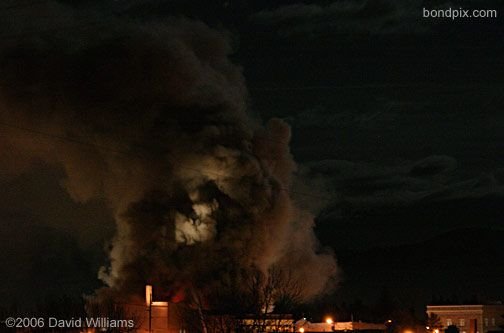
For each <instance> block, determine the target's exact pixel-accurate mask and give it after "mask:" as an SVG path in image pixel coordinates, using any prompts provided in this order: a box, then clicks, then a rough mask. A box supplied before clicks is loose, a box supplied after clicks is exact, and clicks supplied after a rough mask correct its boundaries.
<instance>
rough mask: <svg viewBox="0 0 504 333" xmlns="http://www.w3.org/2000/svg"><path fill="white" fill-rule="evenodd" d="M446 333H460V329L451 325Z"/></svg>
mask: <svg viewBox="0 0 504 333" xmlns="http://www.w3.org/2000/svg"><path fill="white" fill-rule="evenodd" d="M445 333H459V329H458V327H457V326H455V325H450V326H448V327H447V328H446V329H445Z"/></svg>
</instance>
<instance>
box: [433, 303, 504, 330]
mask: <svg viewBox="0 0 504 333" xmlns="http://www.w3.org/2000/svg"><path fill="white" fill-rule="evenodd" d="M431 314H435V315H437V316H438V317H439V319H440V323H439V324H440V327H441V329H440V331H441V332H440V333H442V331H443V330H445V329H446V328H447V327H448V326H450V325H455V326H457V327H458V329H459V331H460V333H488V332H492V331H499V330H501V328H500V326H502V325H504V318H503V317H502V316H503V315H504V305H503V304H488V305H484V304H479V305H427V315H428V316H431Z"/></svg>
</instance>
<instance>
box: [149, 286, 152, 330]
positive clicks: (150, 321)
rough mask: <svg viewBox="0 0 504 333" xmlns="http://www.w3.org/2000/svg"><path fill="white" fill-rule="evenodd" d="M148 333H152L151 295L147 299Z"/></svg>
mask: <svg viewBox="0 0 504 333" xmlns="http://www.w3.org/2000/svg"><path fill="white" fill-rule="evenodd" d="M149 333H152V293H150V297H149Z"/></svg>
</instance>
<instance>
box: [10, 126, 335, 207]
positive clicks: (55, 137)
mask: <svg viewBox="0 0 504 333" xmlns="http://www.w3.org/2000/svg"><path fill="white" fill-rule="evenodd" d="M0 126H4V127H8V128H12V129H15V130H19V131H24V132H29V133H33V134H37V135H40V136H43V137H46V138H49V139H53V140H58V141H62V142H68V143H72V144H76V145H82V146H86V147H93V148H96V149H97V150H102V151H107V152H112V153H115V154H122V155H133V154H134V152H133V151H127V150H117V149H113V148H110V147H108V146H103V145H97V144H95V143H91V142H87V141H82V140H78V139H74V138H70V137H66V136H61V135H56V134H51V133H46V132H42V131H37V130H34V129H31V128H26V127H21V126H17V125H12V124H8V123H4V122H0ZM162 153H163V154H167V155H169V156H171V157H172V158H174V159H176V158H175V157H174V156H173V155H172V154H171V153H169V152H168V151H162ZM181 169H185V170H190V171H193V172H196V173H198V174H200V175H203V176H205V175H213V176H217V177H222V178H231V179H240V178H239V177H234V176H230V175H225V174H221V173H218V172H213V171H203V170H202V169H198V168H192V167H188V166H182V167H181ZM278 189H279V190H280V191H284V192H287V193H291V194H297V195H302V196H310V197H314V198H317V199H324V200H326V199H330V197H328V196H318V195H314V194H312V193H306V192H299V191H293V190H291V189H288V188H285V187H281V186H280V187H278Z"/></svg>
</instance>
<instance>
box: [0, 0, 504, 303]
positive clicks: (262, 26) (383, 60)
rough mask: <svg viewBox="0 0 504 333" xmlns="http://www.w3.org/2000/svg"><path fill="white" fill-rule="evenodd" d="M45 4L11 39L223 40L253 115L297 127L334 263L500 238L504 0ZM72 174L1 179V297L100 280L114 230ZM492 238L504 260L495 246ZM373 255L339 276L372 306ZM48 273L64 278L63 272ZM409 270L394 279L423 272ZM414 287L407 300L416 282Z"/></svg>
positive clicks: (302, 194) (301, 193) (432, 284)
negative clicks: (148, 30)
mask: <svg viewBox="0 0 504 333" xmlns="http://www.w3.org/2000/svg"><path fill="white" fill-rule="evenodd" d="M46 6H47V4H46V3H44V1H42V2H39V1H37V2H35V1H23V2H22V3H21V2H18V1H6V2H5V3H3V4H2V6H1V7H0V16H1V17H2V20H3V18H5V19H6V20H5V21H4V23H2V32H1V33H0V43H1V44H2V45H5V44H6V43H8V42H9V41H10V40H12V39H19V38H26V37H27V36H33V35H36V34H40V33H42V34H44V33H45V34H53V35H55V36H56V37H57V34H58V33H63V32H62V31H61V30H62V24H61V22H66V23H67V24H68V25H67V26H68V29H69V31H70V30H72V29H73V30H72V31H75V33H76V38H79V36H80V35H81V34H82V35H85V34H86V33H97V32H98V33H100V32H101V31H102V30H104V31H106V29H108V27H106V26H105V27H102V26H100V24H103V22H104V21H105V22H106V21H107V19H109V18H110V22H114V21H113V19H112V18H115V17H131V18H133V19H134V20H138V21H150V20H161V21H162V20H164V19H166V18H168V17H170V16H177V17H180V16H186V17H189V18H193V19H197V20H202V21H204V22H206V23H207V24H209V25H210V26H211V27H213V28H216V29H220V30H227V31H228V32H229V38H230V39H231V44H232V46H233V48H234V50H235V51H234V53H233V55H232V60H233V61H234V62H235V63H236V64H238V65H240V66H241V67H242V71H243V74H244V77H245V79H246V84H247V87H248V90H249V98H248V104H249V110H250V112H251V113H252V114H253V116H254V117H255V118H257V119H261V120H267V119H270V118H272V117H279V118H282V119H284V120H285V121H286V122H287V123H289V124H290V125H291V127H292V143H291V151H292V154H293V155H294V158H295V160H296V161H297V162H298V164H299V171H298V173H299V175H300V177H301V178H303V179H305V182H304V185H299V189H296V191H295V192H294V193H293V195H294V197H295V198H296V200H298V201H299V202H300V203H301V204H303V202H304V203H308V204H307V205H308V206H310V205H311V204H310V203H311V202H317V201H323V202H324V207H322V208H321V210H320V212H319V216H318V226H317V230H318V232H319V234H320V238H321V240H322V242H323V243H324V244H325V245H327V246H331V247H333V248H335V250H336V251H335V252H336V257H338V251H342V252H344V253H347V252H345V251H364V253H365V251H370V250H372V249H374V248H375V247H380V248H384V247H389V248H391V250H387V251H390V252H387V253H388V254H386V255H385V254H384V255H383V256H385V257H387V256H388V257H394V256H397V255H398V254H399V253H401V252H403V251H405V249H406V250H407V251H412V252H414V251H415V250H412V249H415V246H416V245H415V244H419V245H418V247H417V249H418V248H422V247H426V246H429V247H431V246H432V244H439V242H440V239H441V240H442V242H444V241H446V242H447V243H448V244H450V239H451V238H450V235H451V232H454V233H462V236H460V237H466V236H464V235H465V234H464V232H465V231H464V230H469V231H468V232H469V233H472V232H475V231H474V230H478V231H477V233H479V234H478V235H488V234H497V235H503V231H504V225H503V217H504V212H503V209H502V207H504V205H503V204H504V197H503V189H504V188H503V185H502V184H503V181H504V159H503V156H502V151H503V148H504V146H503V145H504V113H503V112H502V109H503V107H504V97H503V92H504V66H503V56H504V44H503V40H504V38H503V37H504V36H503V33H504V32H503V31H504V30H503V29H504V22H503V19H502V15H504V7H503V5H502V2H501V1H498V0H494V1H493V0H488V1H483V0H481V1H478V0H473V1H470V0H467V1H462V0H460V1H449V2H448V1H441V0H440V1H434V0H432V1H421V0H355V1H351V0H349V1H338V0H333V1H323V0H320V1H291V0H289V1H287V0H285V1H247V0H240V1H233V0H228V1H212V2H207V1H164V0H150V1H135V0H124V1H121V0H119V1H92V0H87V1H84V0H83V1H79V2H76V1H63V0H61V1H58V2H51V3H50V6H49V7H46ZM54 6H55V7H54ZM58 6H71V7H72V8H73V9H72V10H74V13H75V17H58V18H57V20H58V22H59V23H58V24H57V26H54V25H53V24H54V23H53V21H54V18H53V17H52V16H51V15H57V13H58V12H53V11H51V8H56V7H58ZM423 7H425V8H429V9H434V8H441V9H446V8H449V7H452V8H460V7H463V8H468V9H472V8H477V9H497V10H498V18H496V19H492V18H489V19H459V20H455V21H452V20H450V19H424V18H422V8H423ZM90 11H92V12H93V13H94V12H99V13H101V15H102V17H100V19H99V20H98V21H99V24H97V25H96V22H94V21H93V19H94V18H93V19H89V18H88V17H89V16H90V15H88V14H87V13H88V12H90ZM55 13H56V14H55ZM93 17H94V15H93ZM20 18H26V20H23V19H20ZM30 21H33V22H30ZM5 22H7V23H5ZM41 27H45V29H44V30H45V31H42V32H41ZM66 32H68V31H66ZM1 131H2V129H0V133H1ZM0 171H1V170H0ZM3 173H4V174H6V173H7V171H4V172H3ZM62 178H63V171H62V170H60V169H58V168H53V167H50V166H48V165H44V164H42V163H41V164H39V165H36V167H34V168H31V169H30V170H29V171H28V172H26V173H23V174H22V175H20V176H18V177H16V178H14V179H12V178H10V177H4V176H2V173H1V172H0V186H1V191H0V193H1V194H0V218H1V220H2V222H1V224H0V247H1V248H0V253H1V254H0V276H2V282H4V281H5V283H2V285H1V286H0V297H1V298H2V299H4V300H8V301H7V302H11V301H13V300H14V299H16V298H21V299H24V300H29V299H30V298H32V297H33V295H36V297H42V296H43V293H42V292H40V289H41V287H42V286H43V287H44V288H43V289H44V290H48V291H52V290H54V289H55V288H56V287H57V286H60V285H63V286H65V287H66V290H67V291H68V292H73V293H76V292H77V293H78V292H80V291H82V292H89V291H90V290H93V288H95V287H96V286H97V285H98V283H99V282H98V281H97V280H96V279H95V277H96V271H97V269H98V267H99V266H100V265H101V264H102V262H101V261H103V260H105V255H104V248H105V247H106V246H107V241H108V240H109V239H110V237H111V236H112V235H113V232H114V228H115V227H114V223H113V219H112V216H111V213H110V212H108V210H107V209H106V207H105V204H104V203H103V202H101V201H100V200H93V201H91V202H88V203H85V204H78V203H75V202H74V201H72V199H71V198H70V197H69V196H68V194H66V191H65V190H64V189H63V188H62V186H61V179H62ZM475 228H476V229H475ZM458 235H460V234H458ZM440 237H441V238H440ZM457 237H458V236H457ZM482 237H486V236H482ZM482 242H483V243H489V244H490V243H491V244H490V245H491V248H492V249H494V247H492V246H494V245H495V248H496V249H502V246H501V245H502V244H500V245H499V241H498V240H495V239H490V238H489V239H486V238H484V239H482ZM494 243H495V244H494ZM503 243H504V242H503ZM492 244H493V245H492ZM498 246H501V247H500V248H499V247H498ZM460 249H461V251H468V252H470V251H471V248H464V247H463V246H461V247H460ZM485 251H486V250H485ZM485 251H483V252H482V254H483V255H488V256H495V260H496V261H495V262H493V261H492V260H490V264H489V266H490V267H495V266H499V265H500V266H503V263H502V261H499V260H503V259H504V258H503V257H502V255H501V256H500V257H499V256H498V255H496V254H495V253H494V252H491V251H490V250H488V251H486V252H485ZM361 257H362V255H361V256H359V255H354V256H352V255H349V256H348V257H347V258H349V259H348V263H347V262H345V261H344V260H343V261H341V262H340V266H341V269H342V271H343V272H344V273H343V274H345V271H347V272H348V273H347V275H346V277H345V279H346V285H344V286H343V287H342V288H343V291H342V294H344V295H347V296H348V297H366V296H370V295H371V296H373V292H372V290H373V289H376V288H379V287H381V286H382V285H386V284H387V283H389V282H388V281H386V280H383V281H381V282H380V284H381V285H380V286H376V285H372V284H369V281H366V280H365V279H364V280H363V281H360V280H359V281H360V282H359V283H357V282H355V281H357V280H358V279H361V278H362V276H363V275H365V274H366V268H363V267H361V268H360V271H359V269H358V268H356V267H355V265H353V266H352V261H354V260H362V262H365V263H366V264H367V265H369V267H373V268H372V269H375V270H374V271H373V272H375V274H380V275H382V273H383V271H381V270H380V269H379V268H376V267H374V266H373V265H371V264H370V263H369V262H368V261H366V260H363V259H362V258H361ZM413 257H415V256H413ZM415 258H416V257H415ZM467 258H468V259H467V260H472V259H471V258H472V257H471V256H468V257H467ZM377 260H378V259H377ZM440 260H441V264H440V266H442V265H443V262H442V260H443V259H440ZM446 260H448V259H446ZM499 263H500V264H499ZM345 264H348V268H346V267H345ZM47 265H51V266H53V265H54V266H55V267H58V270H57V273H55V272H54V270H49V269H47V267H48V266H47ZM398 265H400V264H398ZM482 265H483V264H482ZM482 267H483V268H481V269H482V272H483V273H482V275H486V273H484V272H485V269H486V268H485V267H487V266H484V265H483V266H482ZM369 269H371V268H369ZM397 270H398V271H399V273H397V275H396V276H394V277H393V278H397V280H401V276H402V275H401V274H413V273H411V272H414V270H412V269H410V270H408V271H407V273H404V272H406V268H405V271H404V272H401V270H400V268H397ZM435 272H439V271H435ZM487 273H488V274H490V275H491V276H492V277H491V278H489V279H490V280H491V281H490V282H489V283H488V284H487V285H485V283H484V282H483V281H485V280H484V279H483V278H482V277H481V276H475V277H472V278H473V281H472V282H473V285H481V286H482V287H481V288H479V289H478V288H473V289H472V290H471V293H476V294H478V293H480V291H481V295H483V296H485V297H486V298H495V299H497V298H501V299H502V298H504V288H503V286H502V284H500V285H499V284H498V282H495V281H499V279H500V281H502V280H504V276H503V275H502V274H503V271H502V270H500V271H499V270H497V271H488V272H487ZM443 274H444V275H443ZM455 274H457V275H460V274H464V270H461V271H457V270H454V271H453V272H450V271H446V272H444V273H441V274H440V275H441V278H440V279H441V280H442V283H444V285H449V283H450V281H452V280H450V279H449V278H445V277H444V276H450V275H455ZM392 275H393V274H392ZM4 277H5V278H4ZM83 277H85V278H83ZM352 279H354V281H352ZM391 279H392V278H391ZM492 279H493V280H492ZM391 281H393V280H391ZM417 282H418V281H417ZM390 283H394V282H390ZM415 283H416V282H415ZM442 283H441V284H442ZM348 285H349V286H350V287H347V288H350V290H345V289H344V288H345V286H348ZM25 287H26V288H25ZM359 287H362V288H359ZM352 288H353V289H352ZM402 288H403V289H402V291H404V292H405V293H406V294H407V291H406V290H407V289H408V286H406V285H405V286H402ZM412 289H415V293H414V295H416V296H418V295H419V294H422V295H423V296H425V297H424V299H428V298H430V296H431V295H432V294H433V293H442V291H443V287H442V285H439V286H437V285H436V281H435V280H433V281H430V280H429V282H428V283H427V284H426V285H419V286H416V287H415V288H412ZM489 289H491V290H494V294H492V292H489V291H488V290H489ZM418 290H420V291H418ZM440 290H441V291H440ZM14 291H15V292H14ZM452 292H453V293H455V292H458V290H450V292H449V293H450V295H451V293H452ZM447 293H448V292H447ZM363 295H364V296H363ZM450 295H447V296H450ZM374 296H376V295H374ZM463 296H466V295H463Z"/></svg>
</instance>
